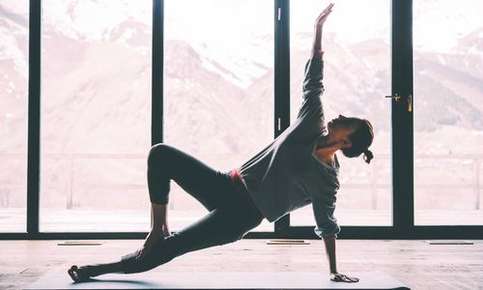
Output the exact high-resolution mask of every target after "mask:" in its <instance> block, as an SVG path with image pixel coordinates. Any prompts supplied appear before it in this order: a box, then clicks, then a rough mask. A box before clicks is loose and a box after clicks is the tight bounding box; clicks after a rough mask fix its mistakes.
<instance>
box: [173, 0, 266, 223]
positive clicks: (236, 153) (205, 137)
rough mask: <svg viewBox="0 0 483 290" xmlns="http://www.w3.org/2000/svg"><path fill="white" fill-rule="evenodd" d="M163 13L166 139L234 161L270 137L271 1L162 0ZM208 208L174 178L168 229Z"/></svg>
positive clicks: (224, 167)
mask: <svg viewBox="0 0 483 290" xmlns="http://www.w3.org/2000/svg"><path fill="white" fill-rule="evenodd" d="M164 13H165V33H164V35H165V50H164V60H165V63H164V71H165V84H166V85H165V86H166V90H165V93H164V96H165V103H166V105H165V112H166V114H165V139H164V140H165V142H166V143H167V144H170V145H173V146H176V147H177V148H180V149H181V150H183V151H185V152H187V153H189V154H191V155H193V156H194V157H196V158H198V159H200V160H201V161H203V162H205V163H206V164H208V165H209V166H211V167H213V168H214V169H217V170H220V171H225V172H226V171H228V170H230V169H232V168H235V167H239V166H241V165H242V164H243V163H244V162H245V161H247V160H248V159H249V158H251V157H252V156H253V155H254V154H256V153H257V152H258V151H259V150H261V149H263V147H265V146H266V145H267V144H268V143H269V142H271V141H272V140H273V138H274V135H273V132H274V130H273V118H274V112H273V107H274V96H273V91H274V90H273V67H274V65H273V53H274V49H273V43H274V42H273V41H274V40H273V30H274V27H273V25H274V24H273V1H259V0H250V1H235V0H230V1H227V0H210V1H198V0H167V1H165V10H164ZM205 214H207V211H206V209H205V208H204V207H203V206H202V205H201V204H200V203H199V202H198V201H197V200H196V199H195V198H194V197H192V196H191V195H189V194H188V193H186V192H184V191H183V190H182V189H181V188H180V187H179V186H178V185H177V184H176V183H175V182H172V183H171V192H170V216H171V217H170V218H169V219H170V224H172V227H173V230H178V229H180V227H183V226H186V225H188V224H189V223H192V222H194V221H195V220H198V219H200V218H201V217H202V216H203V215H205ZM257 230H263V231H273V224H270V223H269V222H268V221H267V220H264V221H263V222H262V224H261V225H260V226H259V227H258V228H257Z"/></svg>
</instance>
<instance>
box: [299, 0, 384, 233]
mask: <svg viewBox="0 0 483 290" xmlns="http://www.w3.org/2000/svg"><path fill="white" fill-rule="evenodd" d="M390 2H391V1H388V0H377V1H374V0H370V1H349V0H343V1H338V2H337V3H336V4H335V6H334V10H333V12H332V14H331V15H330V17H329V19H328V20H327V22H326V24H325V27H324V35H323V45H322V46H323V50H324V51H325V54H324V86H325V92H324V94H323V95H322V97H321V100H322V104H323V109H324V114H325V123H327V122H329V121H330V120H331V119H332V118H336V117H337V116H338V115H339V114H342V115H344V116H351V117H359V118H365V119H368V120H369V121H370V122H371V123H372V125H373V127H374V135H375V137H374V141H373V144H372V145H371V147H370V149H371V151H372V152H373V153H374V159H373V160H372V161H371V163H370V164H369V165H368V164H367V163H366V162H365V161H364V160H363V159H362V155H361V156H360V157H359V158H347V157H345V156H344V155H343V154H342V152H340V151H339V152H337V153H336V154H337V157H338V159H339V163H340V175H339V181H340V189H339V191H338V192H337V207H336V211H335V216H336V217H337V219H338V221H339V224H340V225H372V226H374V225H392V184H391V181H392V178H391V154H390V150H391V146H390V140H391V132H390V125H391V122H390V120H391V117H390V116H391V115H390V104H391V103H390V101H387V99H384V96H385V95H388V94H390V92H391V90H390V82H391V75H390V61H391V58H390V31H389V27H390V25H389V24H390V19H391V18H390V17H391V15H390V12H391V10H390ZM323 8H324V4H323V3H322V2H321V1H318V0H303V1H293V2H291V7H290V10H291V12H290V22H291V24H290V25H291V26H290V34H291V35H290V51H291V55H290V60H291V63H290V84H291V89H290V92H291V104H290V105H291V109H290V113H291V116H290V118H291V120H292V122H293V121H294V120H295V119H296V118H297V113H298V110H299V109H300V106H301V104H302V81H303V76H304V65H305V63H306V62H307V60H308V58H309V57H310V50H311V47H312V41H313V26H314V23H315V19H316V17H317V16H318V15H319V14H320V12H321V11H322V9H323ZM349 23H350V24H349ZM290 224H291V225H292V226H301V225H315V220H314V214H313V210H312V206H311V205H310V204H309V205H307V206H305V207H303V208H301V209H298V210H296V211H294V212H293V213H292V214H291V216H290Z"/></svg>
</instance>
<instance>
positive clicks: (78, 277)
mask: <svg viewBox="0 0 483 290" xmlns="http://www.w3.org/2000/svg"><path fill="white" fill-rule="evenodd" d="M67 273H68V274H69V276H70V278H72V280H74V282H76V283H80V282H85V281H89V280H90V276H89V274H88V273H87V271H86V269H85V268H84V267H80V268H79V267H77V265H73V266H72V267H70V269H69V270H67Z"/></svg>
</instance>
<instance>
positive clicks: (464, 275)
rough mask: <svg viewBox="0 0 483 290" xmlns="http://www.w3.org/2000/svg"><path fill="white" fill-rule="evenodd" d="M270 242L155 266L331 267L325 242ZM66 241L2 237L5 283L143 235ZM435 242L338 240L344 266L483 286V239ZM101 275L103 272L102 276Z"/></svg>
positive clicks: (109, 257) (120, 249)
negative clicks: (81, 242) (74, 242)
mask: <svg viewBox="0 0 483 290" xmlns="http://www.w3.org/2000/svg"><path fill="white" fill-rule="evenodd" d="M306 241H308V242H310V244H309V245H267V244H266V242H267V240H246V239H244V240H241V241H238V242H235V243H231V244H226V245H222V246H216V247H212V248H208V249H202V250H198V251H195V252H191V253H187V254H185V255H183V256H180V257H177V258H175V259H174V260H172V261H170V262H168V263H167V264H164V265H161V266H159V267H158V268H156V269H153V270H151V271H153V272H155V271H165V270H166V271H184V270H196V269H200V270H202V271H304V270H305V271H320V273H321V277H322V278H325V275H326V273H327V272H328V266H327V262H326V257H325V252H324V248H323V244H322V243H323V242H322V241H321V240H306ZM59 242H64V241H0V247H1V253H0V289H22V286H24V285H26V284H29V283H30V282H32V281H35V280H36V279H37V278H38V277H39V276H41V275H42V274H44V273H46V272H48V271H49V269H51V268H54V267H58V266H65V268H66V269H67V267H68V266H70V265H72V264H78V265H82V264H84V263H99V262H107V261H114V260H118V259H119V257H120V256H121V255H124V254H127V253H129V252H131V251H133V250H134V249H136V248H137V247H138V246H139V245H141V243H142V241H141V240H100V241H94V240H91V242H100V243H102V244H101V245H98V246H58V245H57V244H58V243H59ZM471 242H474V244H473V245H430V244H429V243H428V242H427V241H424V240H415V241H414V240H413V241H397V240H378V241H375V240H338V241H337V255H338V270H339V272H347V273H350V272H351V271H366V270H375V271H383V272H386V273H388V274H390V275H392V276H393V277H394V278H396V279H399V280H400V281H402V282H403V283H405V284H406V285H408V286H410V287H411V288H412V289H483V241H481V240H473V241H471ZM101 277H102V276H100V277H99V278H101Z"/></svg>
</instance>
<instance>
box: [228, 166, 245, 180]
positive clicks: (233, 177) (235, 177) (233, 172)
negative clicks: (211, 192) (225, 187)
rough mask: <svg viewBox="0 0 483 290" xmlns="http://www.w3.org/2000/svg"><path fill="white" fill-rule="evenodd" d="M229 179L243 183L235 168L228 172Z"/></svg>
mask: <svg viewBox="0 0 483 290" xmlns="http://www.w3.org/2000/svg"><path fill="white" fill-rule="evenodd" d="M230 177H231V180H232V181H233V182H241V183H243V179H242V177H241V175H240V172H239V171H238V169H237V168H235V169H232V170H230Z"/></svg>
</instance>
